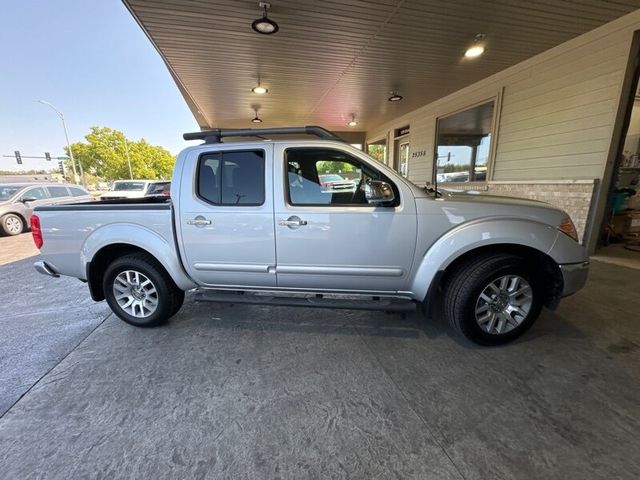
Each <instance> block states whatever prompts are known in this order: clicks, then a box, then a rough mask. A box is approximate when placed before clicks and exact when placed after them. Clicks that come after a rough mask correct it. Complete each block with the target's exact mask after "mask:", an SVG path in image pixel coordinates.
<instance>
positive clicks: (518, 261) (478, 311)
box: [444, 254, 543, 345]
mask: <svg viewBox="0 0 640 480" xmlns="http://www.w3.org/2000/svg"><path fill="white" fill-rule="evenodd" d="M542 304H543V289H542V287H541V282H540V280H539V278H538V276H537V275H536V274H535V272H534V271H533V270H532V269H531V267H529V265H528V264H527V262H526V261H525V260H524V259H522V258H520V257H517V256H515V255H510V254H492V255H486V256H481V257H478V258H474V259H471V260H470V261H467V262H465V263H463V264H461V265H459V266H458V267H457V268H456V269H455V270H454V271H453V272H452V273H451V275H450V277H449V279H448V281H447V284H446V286H445V298H444V313H445V316H446V317H447V319H448V320H449V323H450V324H451V325H452V327H453V328H454V330H456V331H457V332H459V333H461V334H462V335H464V336H465V337H467V338H468V339H469V340H471V341H473V342H475V343H478V344H480V345H499V344H503V343H506V342H509V341H511V340H514V339H515V338H517V337H519V336H520V335H522V334H523V333H524V332H526V331H527V330H528V329H529V328H530V327H531V325H533V323H534V322H535V320H536V319H537V318H538V316H539V315H540V310H541V309H542Z"/></svg>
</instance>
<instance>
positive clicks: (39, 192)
mask: <svg viewBox="0 0 640 480" xmlns="http://www.w3.org/2000/svg"><path fill="white" fill-rule="evenodd" d="M22 198H35V199H36V200H42V199H43V198H47V194H46V193H44V188H41V187H36V188H30V189H29V190H27V191H26V192H24V193H23V194H22Z"/></svg>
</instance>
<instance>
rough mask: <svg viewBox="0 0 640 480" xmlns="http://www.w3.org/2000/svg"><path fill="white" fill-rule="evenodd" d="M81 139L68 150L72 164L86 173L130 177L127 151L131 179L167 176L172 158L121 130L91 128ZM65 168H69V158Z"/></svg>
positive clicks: (122, 177)
mask: <svg viewBox="0 0 640 480" xmlns="http://www.w3.org/2000/svg"><path fill="white" fill-rule="evenodd" d="M84 138H85V140H86V142H77V143H74V144H72V145H71V150H72V151H73V156H74V158H75V160H76V163H78V162H80V163H82V168H83V169H84V170H85V172H87V173H90V174H92V175H95V176H97V177H100V178H103V179H105V180H118V179H126V178H130V175H129V164H128V161H127V150H128V153H129V157H130V158H131V171H132V173H133V178H148V179H156V178H161V179H168V178H171V173H172V171H173V166H174V164H175V161H176V159H175V157H174V156H173V155H171V153H170V152H168V151H167V150H165V149H164V148H162V147H159V146H156V145H150V144H149V143H147V141H146V140H145V139H140V140H138V141H132V140H128V139H127V138H126V137H125V135H124V134H123V133H122V132H119V131H118V130H113V129H111V128H108V127H91V132H89V133H88V134H87V135H85V137H84ZM68 153H69V152H67V154H68ZM67 169H68V171H71V170H70V169H71V161H70V160H68V161H67ZM78 173H79V172H78Z"/></svg>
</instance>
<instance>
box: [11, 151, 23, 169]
mask: <svg viewBox="0 0 640 480" xmlns="http://www.w3.org/2000/svg"><path fill="white" fill-rule="evenodd" d="M13 153H15V155H16V162H18V165H22V155H20V150H15V151H14V152H13Z"/></svg>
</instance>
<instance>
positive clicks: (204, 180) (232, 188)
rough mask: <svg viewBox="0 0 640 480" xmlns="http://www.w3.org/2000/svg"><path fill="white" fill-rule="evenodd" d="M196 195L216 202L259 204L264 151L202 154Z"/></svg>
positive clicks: (261, 192) (262, 192)
mask: <svg viewBox="0 0 640 480" xmlns="http://www.w3.org/2000/svg"><path fill="white" fill-rule="evenodd" d="M198 195H199V196H200V197H202V198H203V199H205V200H207V201H208V202H210V203H215V204H218V205H262V204H263V203H264V151H262V150H254V151H243V152H218V153H211V154H206V155H203V156H202V157H201V158H200V166H199V168H198Z"/></svg>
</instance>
